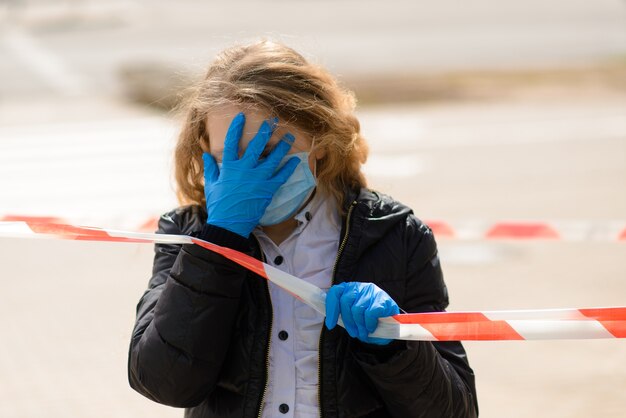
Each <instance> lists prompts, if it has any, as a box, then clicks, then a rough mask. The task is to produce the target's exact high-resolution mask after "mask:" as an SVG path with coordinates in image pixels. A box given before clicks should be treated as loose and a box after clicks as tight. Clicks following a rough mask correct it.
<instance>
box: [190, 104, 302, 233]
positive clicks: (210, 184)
mask: <svg viewBox="0 0 626 418" xmlns="http://www.w3.org/2000/svg"><path fill="white" fill-rule="evenodd" d="M277 121H278V120H277V119H274V120H273V121H272V123H271V124H270V123H268V121H263V123H262V124H261V127H260V128H259V130H258V132H257V134H256V135H255V136H254V138H253V139H252V141H250V143H249V144H248V147H247V149H246V151H245V153H244V155H243V157H241V159H240V158H239V153H238V149H239V139H240V138H241V134H242V132H243V127H244V124H245V116H244V114H243V113H239V114H237V115H236V116H235V117H234V118H233V120H232V122H231V124H230V126H229V128H228V132H227V133H226V139H225V140H224V154H223V155H222V167H221V170H220V169H219V168H218V166H217V163H216V162H215V159H214V158H213V156H212V155H211V154H209V153H206V152H205V153H203V154H202V159H203V161H204V195H205V198H206V207H207V213H208V218H207V223H208V224H211V225H215V226H219V227H222V228H225V229H228V230H230V231H232V232H235V233H237V234H239V235H241V236H242V237H244V238H248V236H249V235H250V233H251V232H252V230H253V229H254V228H255V227H256V226H257V225H258V223H259V219H261V217H262V216H263V213H264V212H265V209H266V208H267V206H268V205H269V204H270V202H271V200H272V197H274V193H275V192H276V190H278V188H279V187H280V186H281V185H282V184H283V183H285V182H286V181H287V179H288V178H289V176H291V174H292V173H293V171H294V170H295V168H296V166H297V165H298V163H299V162H300V159H299V158H297V157H293V158H291V159H290V160H289V161H287V163H286V164H285V165H284V166H283V167H281V169H280V170H279V171H278V172H276V173H274V171H275V170H276V167H277V166H278V163H279V162H280V161H281V159H282V158H283V157H284V156H285V155H286V154H287V152H289V149H290V148H291V145H292V144H293V142H294V140H295V138H294V136H293V135H292V134H290V133H287V134H285V135H284V136H283V137H282V138H281V141H280V142H279V143H278V145H276V147H274V149H273V150H272V152H271V153H270V154H269V155H268V156H267V157H266V158H264V159H262V160H259V157H260V156H261V154H262V153H263V150H264V148H265V146H266V145H267V142H268V141H269V139H270V137H271V136H272V132H273V130H274V128H275V126H276V123H277Z"/></svg>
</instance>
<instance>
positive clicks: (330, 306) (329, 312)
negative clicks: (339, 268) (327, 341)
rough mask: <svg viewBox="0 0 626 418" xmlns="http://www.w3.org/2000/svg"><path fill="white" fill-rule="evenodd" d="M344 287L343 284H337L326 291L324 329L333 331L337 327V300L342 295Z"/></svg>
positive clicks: (338, 309) (338, 311)
mask: <svg viewBox="0 0 626 418" xmlns="http://www.w3.org/2000/svg"><path fill="white" fill-rule="evenodd" d="M344 288H345V285H344V283H341V284H337V285H334V286H332V287H331V288H330V289H328V292H327V293H326V320H325V322H326V328H328V329H333V328H335V325H337V321H338V320H339V313H340V312H341V310H340V307H339V300H340V299H341V295H343V291H344Z"/></svg>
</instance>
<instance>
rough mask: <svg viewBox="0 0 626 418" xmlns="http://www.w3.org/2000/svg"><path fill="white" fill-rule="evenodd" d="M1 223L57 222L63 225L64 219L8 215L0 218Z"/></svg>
mask: <svg viewBox="0 0 626 418" xmlns="http://www.w3.org/2000/svg"><path fill="white" fill-rule="evenodd" d="M0 221H7V222H18V221H20V222H56V223H62V222H63V219H61V218H57V217H55V216H25V215H6V216H3V217H2V218H0Z"/></svg>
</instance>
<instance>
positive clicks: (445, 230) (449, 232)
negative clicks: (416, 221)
mask: <svg viewBox="0 0 626 418" xmlns="http://www.w3.org/2000/svg"><path fill="white" fill-rule="evenodd" d="M426 225H428V227H429V228H430V229H431V230H432V231H433V234H435V236H437V237H447V238H454V230H453V229H452V227H451V226H450V225H449V224H447V223H446V222H443V221H427V222H426Z"/></svg>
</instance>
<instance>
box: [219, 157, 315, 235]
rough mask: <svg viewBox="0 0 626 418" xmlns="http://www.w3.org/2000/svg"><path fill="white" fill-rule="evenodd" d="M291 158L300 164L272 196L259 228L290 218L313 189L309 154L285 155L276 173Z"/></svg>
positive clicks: (313, 177) (220, 164) (313, 182)
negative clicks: (298, 159)
mask: <svg viewBox="0 0 626 418" xmlns="http://www.w3.org/2000/svg"><path fill="white" fill-rule="evenodd" d="M293 157H299V158H300V163H298V166H297V167H296V169H295V170H294V172H293V173H292V174H291V176H290V177H289V178H288V179H287V181H286V182H285V183H284V184H283V185H282V186H280V187H279V188H278V190H277V191H276V193H275V194H274V197H273V198H272V201H271V202H270V204H269V206H268V207H267V209H265V213H263V216H262V217H261V220H260V221H259V225H261V226H268V225H276V224H279V223H281V222H283V221H286V220H287V219H289V218H290V217H292V216H293V215H294V214H295V213H296V211H297V210H298V209H300V207H301V206H302V204H303V203H304V202H306V200H307V199H308V198H309V197H310V196H311V194H312V193H313V190H314V189H315V185H316V181H315V176H314V175H313V173H311V169H310V168H309V152H298V153H295V154H287V155H285V156H284V157H283V159H282V160H280V163H278V167H277V168H276V171H278V169H280V168H281V167H282V166H284V165H285V164H286V163H287V161H289V159H291V158H293ZM217 166H218V167H219V168H220V169H221V168H222V163H218V164H217Z"/></svg>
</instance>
